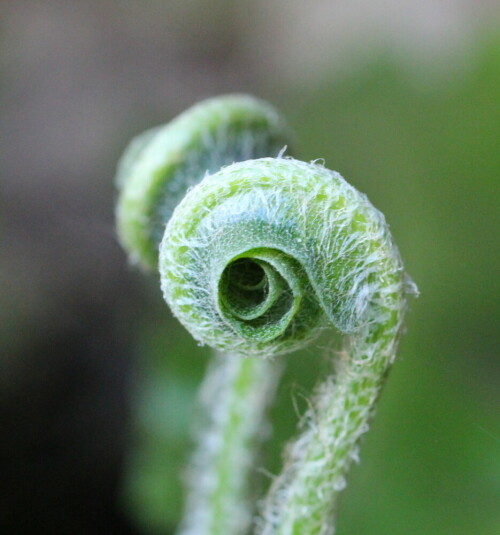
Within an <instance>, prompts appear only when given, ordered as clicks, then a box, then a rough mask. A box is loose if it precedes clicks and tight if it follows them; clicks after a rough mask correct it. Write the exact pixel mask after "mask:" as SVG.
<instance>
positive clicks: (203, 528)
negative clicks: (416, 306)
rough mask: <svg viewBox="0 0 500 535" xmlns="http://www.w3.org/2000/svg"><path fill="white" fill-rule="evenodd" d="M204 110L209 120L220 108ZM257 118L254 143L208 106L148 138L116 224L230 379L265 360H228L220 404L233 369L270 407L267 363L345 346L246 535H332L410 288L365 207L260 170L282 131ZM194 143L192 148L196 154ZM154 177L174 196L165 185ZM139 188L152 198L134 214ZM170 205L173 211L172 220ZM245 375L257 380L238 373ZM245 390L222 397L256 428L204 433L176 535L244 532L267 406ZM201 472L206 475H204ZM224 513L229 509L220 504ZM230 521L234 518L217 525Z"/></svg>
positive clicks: (327, 174)
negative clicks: (194, 488) (322, 336)
mask: <svg viewBox="0 0 500 535" xmlns="http://www.w3.org/2000/svg"><path fill="white" fill-rule="evenodd" d="M232 98H234V97H232ZM238 98H241V97H238ZM247 103H248V101H247ZM217 104H218V105H221V107H222V104H221V101H218V102H217ZM233 104H234V103H233ZM265 109H266V113H265V114H264V115H265V120H264V122H265V125H264V126H262V117H260V119H259V121H260V122H259V121H257V122H256V123H253V124H254V131H253V133H252V128H249V129H245V128H246V127H245V128H244V127H243V126H242V122H241V121H240V122H239V123H237V126H235V127H234V128H233V126H234V125H232V126H231V128H229V129H227V128H225V131H224V132H225V133H223V134H222V133H221V132H222V131H223V129H222V128H221V126H220V124H221V123H220V122H219V121H220V119H221V117H224V113H222V112H221V111H220V110H221V108H218V110H219V111H218V113H216V114H213V113H211V114H208V115H203V113H201V111H199V110H198V112H197V113H198V115H196V114H195V115H196V117H195V118H194V119H192V117H191V116H190V117H189V120H187V119H182V117H181V119H180V120H179V119H178V120H177V123H176V122H175V121H174V123H172V124H171V125H170V127H168V128H170V129H171V130H169V131H168V132H164V133H163V134H161V133H158V132H152V133H149V134H146V139H142V140H139V141H138V142H137V143H136V146H135V148H132V149H131V150H132V156H133V157H130V158H129V160H133V161H132V163H130V161H129V160H124V162H125V163H124V164H123V166H122V167H123V168H124V169H125V170H127V169H131V168H134V166H135V170H134V171H133V172H132V173H131V177H128V178H125V179H121V182H122V183H123V184H124V189H123V191H125V189H126V190H127V193H125V194H123V197H122V200H121V204H120V207H119V209H118V220H119V221H122V228H123V230H122V234H121V236H122V242H123V243H124V244H125V246H126V247H129V248H131V249H134V250H136V243H138V242H141V243H144V244H145V245H143V246H141V247H138V248H137V249H138V250H139V252H136V253H134V256H135V258H137V259H140V261H142V263H143V264H145V265H151V264H152V263H154V261H156V248H157V246H158V244H159V262H158V265H159V271H160V276H161V287H162V290H163V294H164V297H165V300H166V301H167V303H168V304H169V306H170V308H171V309H172V311H173V313H174V315H175V316H176V317H177V318H178V319H179V320H180V322H181V323H182V324H183V325H184V326H185V327H186V328H187V329H188V330H189V331H190V333H191V334H192V335H193V337H194V338H195V339H196V340H198V341H199V342H201V343H204V344H208V345H209V346H211V347H213V348H214V349H216V350H218V351H219V352H223V353H227V354H228V355H229V356H228V357H227V359H230V360H231V362H232V364H231V365H232V366H234V361H235V360H238V357H241V356H243V357H263V360H262V359H242V360H241V363H242V364H241V368H240V372H241V373H240V375H238V373H236V375H234V374H233V376H232V378H231V379H227V380H226V382H224V381H222V383H219V384H220V388H219V390H220V391H224V392H226V394H227V393H228V392H232V394H234V393H235V392H236V390H235V388H236V386H235V385H236V384H237V383H238V380H239V379H238V377H239V378H240V379H241V377H242V374H243V367H244V366H246V367H249V369H248V370H247V371H246V372H245V373H246V374H247V377H250V375H252V377H253V379H251V380H250V379H249V381H250V382H252V385H251V387H252V388H256V389H259V386H263V385H264V383H266V381H265V380H264V379H263V378H264V377H266V376H267V377H268V381H267V383H268V384H267V386H265V387H263V388H262V389H261V390H262V392H261V394H259V396H260V398H259V399H260V400H262V399H269V392H271V391H272V390H273V388H274V386H273V385H274V384H275V377H276V376H275V375H273V372H272V371H271V369H272V368H273V366H272V363H269V359H268V357H273V356H276V355H279V354H284V353H288V352H291V351H294V350H296V349H299V348H301V347H303V346H304V345H305V344H307V343H309V342H310V341H311V340H312V339H314V337H315V336H317V335H318V333H319V332H320V331H321V330H323V329H325V328H330V327H335V328H336V329H337V330H338V331H340V332H341V333H342V334H343V335H344V340H345V341H344V347H343V350H342V352H341V353H342V355H344V356H343V357H342V358H341V359H340V361H339V362H338V363H337V370H336V374H335V375H334V376H332V377H327V378H326V380H324V382H322V383H321V384H320V385H319V386H318V387H317V389H316V391H315V395H314V402H313V405H312V407H311V408H310V409H309V411H308V412H307V413H306V414H305V415H304V417H303V420H302V422H301V424H300V430H301V433H300V434H299V436H298V437H297V438H296V439H295V441H293V442H292V443H291V444H290V445H289V447H288V449H287V452H288V454H287V458H286V459H285V466H284V469H283V472H282V474H281V475H279V476H278V477H277V478H275V480H274V482H273V484H272V486H271V489H270V493H269V495H268V497H267V498H266V500H265V502H264V506H263V509H262V514H261V518H260V520H259V521H258V522H257V526H256V529H257V531H258V533H260V534H262V535H271V534H273V535H275V534H276V535H277V534H280V535H292V534H308V535H327V534H331V533H333V530H334V522H333V514H334V509H335V503H336V497H337V495H338V493H339V491H340V490H341V489H342V488H343V486H344V484H345V480H344V477H345V473H346V471H347V469H348V466H349V464H350V463H351V462H352V461H353V460H355V459H356V458H357V450H358V444H359V439H360V437H361V435H362V434H363V433H364V432H365V431H366V430H367V429H368V422H369V421H370V418H371V417H372V415H373V411H374V406H375V402H376V400H377V398H378V396H379V393H380V389H381V387H382V385H383V382H384V380H385V377H386V375H387V371H388V369H389V367H390V365H391V363H392V362H393V360H394V358H395V355H396V350H397V344H398V340H399V336H400V334H401V330H402V325H403V317H404V313H405V310H406V294H408V293H415V292H416V289H415V286H414V285H413V283H412V282H411V280H410V279H409V278H408V277H407V276H406V275H405V273H404V268H403V264H402V261H401V257H400V255H399V253H398V250H397V247H396V246H395V244H394V242H393V239H392V237H391V234H390V232H389V229H388V226H387V224H386V222H385V219H384V216H383V215H382V214H381V213H380V212H379V211H378V210H376V209H375V208H374V207H373V206H372V205H371V203H370V202H369V201H368V199H367V198H366V196H365V195H363V194H361V193H359V192H358V191H357V190H356V189H355V188H353V187H352V186H351V185H349V184H348V183H347V182H346V181H345V180H344V179H343V178H342V177H341V176H340V175H339V174H338V173H335V172H333V171H330V170H328V169H326V168H324V167H323V166H321V165H317V164H315V163H305V162H301V161H298V160H294V159H291V158H282V157H278V158H276V157H269V156H271V155H272V156H276V155H277V153H278V152H279V149H280V148H281V146H282V145H284V144H285V142H286V138H287V134H286V127H285V126H284V122H282V121H281V120H280V119H279V118H277V116H275V115H273V114H272V113H270V112H269V109H268V108H265ZM202 111H203V112H204V113H205V111H206V109H203V110H202ZM212 112H213V109H212ZM208 116H210V120H209V121H207V117H208ZM226 117H227V115H226ZM270 117H272V119H270ZM202 118H203V120H202ZM191 120H192V121H193V122H191ZM223 122H224V121H223ZM246 124H247V126H248V125H249V122H248V120H247V121H246ZM256 124H257V126H255V125H256ZM179 125H181V126H183V127H185V128H186V132H187V131H188V130H189V129H190V131H191V134H190V135H187V136H186V137H184V138H183V137H182V135H184V134H185V133H186V132H184V134H182V132H183V130H182V128H181V129H180V134H179V136H180V139H181V140H182V142H181V141H176V142H175V143H174V142H173V141H172V142H171V144H170V145H169V144H168V143H166V142H165V139H166V138H169V136H170V137H172V138H173V139H174V138H175V139H176V140H177V137H176V136H177V134H175V135H174V132H177V128H178V127H179ZM174 127H175V128H174ZM193 128H194V129H193ZM202 130H203V132H202ZM200 132H201V133H200ZM207 132H209V133H208V134H207ZM214 132H215V133H216V134H214ZM228 132H230V134H229V135H228ZM181 134H182V135H181ZM162 136H163V137H162ZM214 139H217V141H216V142H214ZM193 140H194V141H193ZM249 140H251V141H249ZM202 142H203V143H202ZM155 143H156V145H155ZM144 144H145V145H146V149H145V148H144ZM200 144H202V145H203V149H202V150H194V148H196V147H198V148H199V145H200ZM180 145H182V147H183V149H182V150H181V149H180V148H179V146H180ZM280 145H281V146H280ZM171 146H174V147H175V149H171ZM148 147H149V148H148ZM214 147H215V148H214ZM243 147H246V148H243ZM160 148H161V150H159V149H160ZM166 149H168V150H166ZM147 151H149V152H147ZM169 151H171V152H169ZM183 151H184V152H183ZM266 151H267V153H266V154H263V153H265V152H266ZM141 152H142V154H143V156H142V157H141V156H140V154H141ZM167 153H168V154H167ZM134 154H135V156H134ZM137 154H139V156H137ZM172 155H173V156H176V157H177V159H175V158H174V160H175V164H171V159H172V157H173V156H172ZM231 155H232V156H231ZM167 156H168V158H167ZM162 159H163V160H162ZM167 159H168V164H167V163H165V162H166V161H167ZM160 160H162V162H163V165H159V162H160ZM232 161H236V163H232ZM179 162H180V163H179ZM228 164H230V165H228ZM224 165H227V166H226V167H223V168H222V169H220V167H222V166H224ZM179 169H180V170H182V172H183V173H185V172H186V170H188V174H189V176H192V177H196V182H197V184H196V185H195V186H194V187H192V188H191V189H189V191H187V193H186V194H185V195H184V193H185V192H186V190H187V189H188V187H189V186H191V185H192V184H193V182H191V183H190V182H189V181H187V182H186V181H184V186H183V188H181V187H180V183H181V182H180V179H179V178H178V173H180V171H179ZM205 170H208V173H207V174H206V176H205V177H204V178H203V180H201V182H200V177H201V176H202V175H203V173H204V171H205ZM124 173H125V172H124ZM159 176H161V177H162V180H159V179H158V177H159ZM166 176H168V177H169V178H168V180H167V182H168V183H169V184H171V185H172V184H173V185H172V186H168V187H166V188H165V177H166ZM159 183H162V184H163V186H162V187H159V186H158V184H159ZM144 184H146V188H145V187H144ZM186 184H187V185H186ZM125 186H126V187H125ZM145 189H148V190H149V192H150V193H149V194H148V196H147V200H146V201H145V200H144V190H145ZM180 189H182V190H183V191H182V195H181V194H179V191H180ZM158 192H160V193H158ZM181 197H182V199H181ZM174 202H175V203H177V202H178V204H177V206H176V208H175V209H174V210H172V206H171V205H172V204H173V203H174ZM134 210H135V215H133V216H132V217H130V213H132V214H134ZM172 212H173V213H172ZM153 213H154V214H155V215H154V216H153V215H151V214H153ZM167 213H168V217H166V215H165V214H167ZM144 214H146V217H145V216H144ZM158 214H159V215H158ZM127 218H128V219H127ZM125 220H127V221H128V222H127V223H123V221H125ZM166 221H168V222H167V223H166V227H165V222H166ZM145 222H146V223H147V224H146V223H145ZM159 222H162V224H160V223H159ZM151 223H152V224H151ZM163 230H164V233H163ZM160 231H162V232H160ZM162 233H163V237H162V239H161V240H160V239H159V236H160V234H162ZM249 362H252V363H253V364H249ZM256 363H260V364H256ZM226 365H228V364H227V363H226ZM254 366H255V367H257V366H262V369H260V371H258V372H257V368H253V371H249V370H250V368H252V367H254ZM264 367H265V368H264ZM263 370H264V371H263ZM254 372H255V373H254ZM228 377H229V374H228ZM273 377H274V378H273ZM250 382H248V381H247V382H245V383H244V387H242V384H241V383H240V386H239V388H240V390H239V394H237V395H236V397H234V396H232V397H231V396H229V397H230V398H231V400H232V401H230V402H228V403H230V404H232V405H233V409H234V407H235V406H236V405H238V406H239V407H245V402H246V401H247V400H248V401H249V402H250V403H251V404H252V406H253V407H255V406H258V407H259V408H258V410H257V412H258V415H255V414H253V415H251V411H252V407H247V410H248V418H247V419H248V421H249V422H252V423H251V425H250V427H247V428H246V431H245V429H244V425H242V422H243V421H245V419H246V417H245V410H246V409H244V408H243V409H241V410H240V412H238V415H237V417H236V419H235V418H232V417H229V416H228V414H229V412H228V413H226V416H225V417H223V418H222V419H219V420H218V421H219V424H217V423H215V424H214V425H213V426H212V427H213V428H214V429H215V430H216V432H213V433H212V434H210V433H209V434H208V435H207V436H208V437H209V439H206V440H205V444H210V443H211V444H213V443H214V440H215V442H217V439H216V437H217V436H218V437H219V442H218V443H219V446H218V447H216V448H215V449H214V451H213V452H212V453H210V454H209V456H208V458H207V456H206V455H205V456H204V455H198V457H197V458H198V459H202V461H200V462H198V463H197V464H196V463H195V466H196V468H197V469H198V470H199V471H200V472H203V471H205V476H206V477H204V478H203V477H202V480H203V481H205V483H204V485H202V487H203V488H202V490H201V491H200V492H199V493H196V492H194V494H193V496H194V498H192V500H191V502H192V503H193V504H194V505H193V507H191V508H188V510H187V515H188V516H189V515H191V517H192V519H193V518H195V519H196V520H195V521H193V520H191V521H190V520H189V519H187V520H185V522H184V525H185V526H186V527H185V533H192V534H195V533H196V534H209V533H210V534H213V535H215V534H216V533H218V534H220V533H226V534H228V535H229V534H231V535H232V534H239V533H245V532H246V530H247V527H248V523H249V515H248V514H246V513H244V511H245V510H248V509H245V507H244V506H243V505H242V504H243V503H244V502H245V500H247V498H243V496H245V495H246V494H247V491H246V490H245V488H244V487H245V484H244V481H243V479H244V477H247V476H248V473H249V471H250V470H251V465H252V462H253V461H252V460H251V459H250V457H249V456H248V451H249V448H251V444H252V442H255V437H256V436H257V435H258V431H259V429H258V428H259V422H261V421H262V418H263V413H264V410H265V406H266V403H262V402H259V401H258V400H257V398H255V397H254V398H252V399H251V398H250V396H251V394H250V388H248V387H249V386H250ZM226 394H224V395H225V396H226V397H228V396H227V395H226ZM252 395H253V396H255V392H253V394H252ZM214 397H217V396H214ZM219 397H220V396H219ZM223 397H224V396H223ZM242 402H243V403H242ZM215 410H216V409H215V407H214V406H209V408H208V411H215ZM227 410H228V411H230V410H231V409H230V408H228V409H227ZM250 415H251V417H250ZM220 422H224V423H223V424H221V423H220ZM235 422H236V423H235ZM231 426H233V427H231ZM250 428H251V429H250ZM224 433H226V434H225V435H224ZM228 433H229V434H228ZM238 433H239V434H240V443H239V445H237V446H236V442H237V441H235V439H234V437H235V436H236V435H238ZM235 434H236V435H235ZM222 436H225V437H226V439H227V440H226V441H224V440H225V439H224V440H222V439H221V437H222ZM228 437H232V438H228ZM243 437H244V438H243ZM252 437H253V438H252ZM202 443H203V440H202ZM224 448H226V449H225V451H226V453H224V454H221V451H222V450H223V449H224ZM205 449H206V448H205ZM252 458H253V457H252ZM214 460H215V461H214ZM243 460H245V462H243ZM240 461H241V466H244V469H243V470H240V467H239V463H240ZM218 462H219V464H217V463H218ZM203 464H205V465H207V464H211V465H217V466H216V468H215V469H213V470H212V469H211V468H210V467H207V466H202V465H203ZM222 474H225V476H222ZM195 478H196V476H195ZM228 480H231V481H232V483H229V484H228V483H227V481H228ZM221 481H225V483H224V484H221ZM237 496H239V497H241V499H239V498H235V497H237ZM224 501H226V504H229V505H226V506H224V505H222V506H221V503H223V502H224ZM236 502H238V503H236ZM238 504H239V505H238ZM240 506H241V507H240ZM216 510H217V512H214V511H216ZM236 510H238V511H239V513H238V515H242V516H241V518H243V517H245V520H242V521H241V522H239V521H238V519H237V520H236V521H235V520H234V517H233V520H232V521H231V520H228V519H227V518H226V517H227V516H228V515H229V516H231V515H233V514H234V513H235V512H236ZM231 511H232V512H231ZM245 514H246V516H245Z"/></svg>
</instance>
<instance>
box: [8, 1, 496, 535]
mask: <svg viewBox="0 0 500 535" xmlns="http://www.w3.org/2000/svg"><path fill="white" fill-rule="evenodd" d="M499 15H500V11H499V9H498V6H497V4H496V2H494V1H493V0H491V1H489V0H420V1H419V2H416V1H409V0H376V1H368V0H350V1H344V0H331V1H327V0H322V1H321V0H317V1H316V0H311V1H308V2H305V1H299V0H254V1H245V0H242V1H240V2H234V1H232V0H205V1H204V0H163V1H160V0H148V1H146V0H132V1H129V2H120V1H118V0H87V1H77V0H45V1H43V2H40V1H37V0H23V1H19V2H14V1H12V0H0V17H1V41H0V77H1V78H0V84H1V86H0V99H1V107H0V125H1V136H0V144H1V160H0V170H1V186H0V187H1V191H0V195H1V198H0V224H1V225H0V235H1V239H0V259H1V263H0V363H1V369H2V371H1V375H0V396H1V398H0V399H1V404H0V414H1V421H2V430H1V436H0V462H1V468H0V470H1V471H0V474H1V476H0V531H1V532H2V533H9V534H15V535H16V534H31V533H33V534H34V533H36V534H42V533H50V534H66V533H72V534H95V533H106V534H108V533H109V534H137V535H142V534H144V535H148V534H151V535H156V534H167V535H168V534H169V533H172V532H173V529H174V527H175V524H176V522H177V521H178V518H179V514H180V511H181V504H182V484H181V477H182V471H183V466H184V465H185V462H186V459H187V457H188V453H189V449H190V444H191V439H190V436H191V433H192V430H193V427H194V426H195V421H196V419H193V414H196V409H195V407H196V400H195V396H196V394H195V392H196V388H197V385H198V384H199V382H200V379H201V377H202V374H203V370H204V367H205V365H206V363H207V360H208V352H207V351H206V350H203V349H201V348H199V347H197V346H196V345H195V344H194V342H192V341H191V340H190V338H189V336H188V335H187V334H186V333H185V332H184V331H183V329H182V328H181V327H180V326H179V325H178V324H177V323H176V322H175V321H174V320H173V319H172V317H171V316H170V313H169V311H168V309H167V307H166V306H165V305H164V303H163V302H162V298H161V295H160V292H159V289H158V281H157V277H155V276H149V277H147V276H145V275H143V274H140V273H137V272H136V271H134V269H132V268H131V267H130V266H129V265H128V264H127V261H126V258H125V255H124V254H123V253H122V251H121V250H120V248H119V246H118V244H117V240H116V236H115V231H114V222H113V205H114V199H115V191H114V188H113V182H112V181H113V175H114V172H115V164H116V161H117V159H118V157H119V155H120V153H121V151H122V150H123V148H124V146H125V144H126V142H127V141H128V140H129V139H130V138H131V137H132V136H133V135H135V134H137V133H138V132H140V131H141V130H144V129H146V128H149V127H151V126H154V125H156V124H160V123H163V122H166V121H168V120H170V119H171V118H173V117H174V116H175V115H176V114H178V113H179V112H180V111H182V110H183V109H184V108H186V107H188V106H190V105H191V104H192V103H193V102H195V101H197V100H200V99H202V98H205V97H208V96H212V95H216V94H220V93H227V92H234V91H237V92H248V93H253V94H256V95H258V96H260V97H263V98H266V99H268V100H270V101H271V102H272V103H274V104H275V105H276V106H277V107H278V108H279V109H281V110H282V111H283V112H284V113H285V114H286V115H287V116H288V117H289V120H290V123H291V125H292V126H293V127H294V128H295V129H296V131H297V139H298V141H299V147H300V155H301V157H302V159H304V160H311V159H316V158H324V159H325V162H326V165H327V166H328V167H330V168H333V169H335V170H338V171H339V172H341V173H342V174H343V175H344V176H345V177H346V178H347V179H348V180H349V181H350V182H351V183H352V184H353V185H355V186H356V187H357V188H358V189H360V190H361V191H363V192H366V193H367V194H368V196H369V198H370V199H371V201H372V202H373V203H374V204H375V205H376V206H377V207H378V208H379V209H380V210H382V211H383V212H384V213H385V215H386V218H387V220H388V221H389V222H390V224H391V228H392V231H393V234H394V236H395V238H396V241H397V243H398V244H399V247H400V249H401V252H402V255H403V258H404V259H405V261H406V266H407V270H408V272H409V273H410V274H411V275H412V277H413V278H414V280H415V281H416V282H417V284H418V286H419V288H420V291H421V296H420V298H419V299H418V300H413V301H412V304H411V312H410V314H409V316H408V334H407V335H406V336H405V338H404V340H403V343H402V346H401V351H400V357H399V360H398V361H397V363H396V364H395V366H394V369H393V371H392V373H391V377H390V380H389V382H388V384H387V386H386V389H385V391H384V395H383V396H382V399H381V402H380V406H379V410H378V415H377V418H376V419H375V421H374V423H373V424H372V430H371V432H370V433H368V435H367V437H366V440H365V443H364V446H363V451H362V462H361V465H359V466H355V467H354V468H353V469H352V471H351V473H350V475H349V485H348V487H347V490H346V491H345V492H344V494H343V495H342V498H341V502H340V506H339V525H338V535H348V534H354V533H357V534H361V533H366V534H371V535H396V534H397V535H400V534H411V535H412V534H423V533H425V534H426V535H446V534H450V533H453V534H454V535H462V534H463V535H471V534H474V535H492V534H500V507H499V504H500V419H499V414H500V410H499V409H500V388H499V386H500V364H499V358H498V342H499V340H498V314H499V311H500V301H499V282H498V281H499V274H498V266H499V262H498V256H497V254H498V252H497V251H498V233H499V230H500V227H499V197H500V196H499V193H500V191H499V187H498V184H499V176H498V171H499V164H500V158H499V147H498V142H499V139H500V104H499V87H500V32H499V26H498V22H499V19H500V17H499ZM331 348H332V343H331V342H330V341H328V340H326V341H325V340H322V341H321V342H318V343H317V344H316V345H315V346H314V347H312V348H311V349H308V350H307V351H305V352H302V353H300V354H297V355H292V356H289V357H287V358H286V360H287V362H288V365H287V373H286V376H285V379H284V381H283V383H282V385H281V387H280V390H279V395H278V401H277V404H276V406H275V408H274V409H273V411H272V415H271V416H272V420H273V424H274V431H275V432H274V438H273V440H272V442H271V443H270V444H269V445H268V446H267V447H266V452H265V453H266V455H265V459H264V460H263V466H265V467H266V469H267V470H269V471H271V472H276V471H277V470H278V469H279V464H280V453H279V452H280V450H281V446H282V444H283V441H284V440H286V437H287V436H290V434H291V433H292V432H293V429H294V426H295V423H296V411H297V410H298V411H301V410H303V408H304V407H305V405H306V403H307V401H306V400H307V397H308V394H309V392H310V390H311V388H312V385H313V384H314V383H315V381H316V379H317V378H318V376H319V375H320V374H321V373H322V372H324V370H325V369H326V367H327V364H326V355H327V354H328V353H330V352H331Z"/></svg>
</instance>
